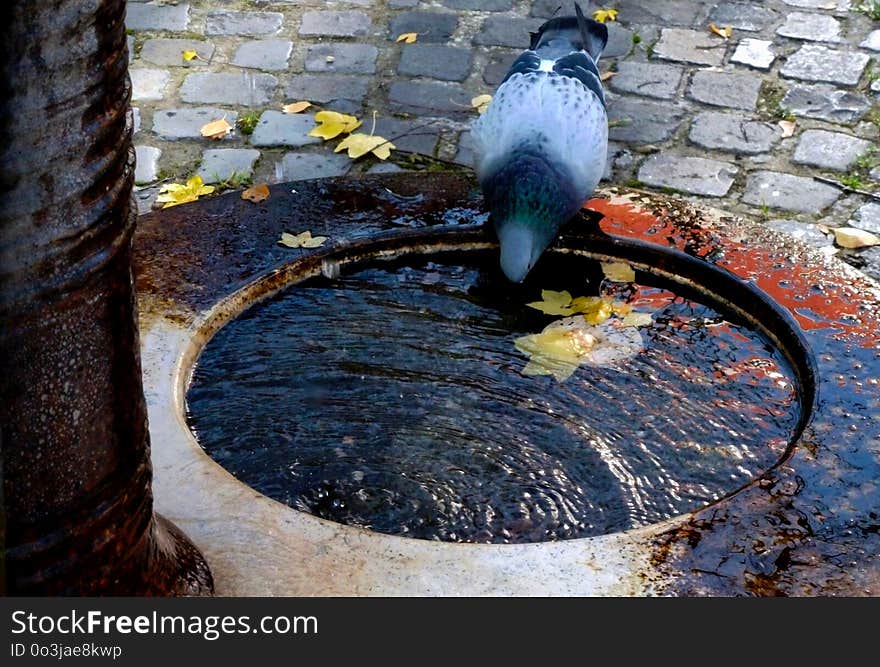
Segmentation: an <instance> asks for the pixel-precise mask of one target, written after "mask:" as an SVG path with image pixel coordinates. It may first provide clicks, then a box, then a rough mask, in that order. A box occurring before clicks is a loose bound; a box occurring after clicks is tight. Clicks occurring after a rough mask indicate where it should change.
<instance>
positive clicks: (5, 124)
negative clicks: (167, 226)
mask: <svg viewBox="0 0 880 667" xmlns="http://www.w3.org/2000/svg"><path fill="white" fill-rule="evenodd" d="M124 18H125V2H124V0H104V1H100V0H41V1H40V2H24V1H23V0H11V2H5V3H3V7H2V8H0V21H2V24H0V69H2V72H0V392H2V394H0V399H2V400H0V418H2V432H0V465H2V481H3V484H2V511H3V514H2V517H0V520H2V522H3V525H2V526H0V531H2V537H3V540H4V544H3V545H0V546H2V547H3V555H4V562H3V563H2V564H3V566H4V577H3V581H4V585H5V589H6V590H5V592H6V593H7V594H13V595H22V594H25V595H184V594H206V593H210V592H211V591H212V588H213V582H212V580H211V574H210V571H209V569H208V567H207V565H206V563H205V561H204V559H203V558H202V556H201V554H200V553H199V551H198V550H197V549H196V548H195V547H194V546H193V545H192V544H191V543H190V542H189V541H188V540H187V538H186V536H185V535H183V533H182V532H181V531H180V530H178V529H177V528H176V527H174V526H173V524H171V523H170V522H167V521H165V520H164V519H162V518H161V517H158V516H157V515H155V514H154V513H153V497H152V491H151V475H152V472H151V466H150V447H149V433H148V431H147V413H146V405H145V402H144V393H143V387H142V384H141V368H140V353H139V343H138V330H137V320H136V310H135V296H134V285H133V281H132V273H131V238H132V232H133V230H134V225H135V219H136V212H135V211H134V210H133V208H132V204H131V192H132V185H133V179H134V173H133V169H134V153H133V149H132V146H131V135H132V115H131V110H130V107H129V99H130V96H131V84H130V81H129V77H128V51H127V48H126V40H125V24H124Z"/></svg>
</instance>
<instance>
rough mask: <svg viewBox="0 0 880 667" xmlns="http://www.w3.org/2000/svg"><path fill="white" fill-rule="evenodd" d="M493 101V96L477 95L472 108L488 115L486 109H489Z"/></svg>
mask: <svg viewBox="0 0 880 667" xmlns="http://www.w3.org/2000/svg"><path fill="white" fill-rule="evenodd" d="M491 101H492V96H491V95H477V96H476V97H474V98H472V99H471V106H472V107H473V108H474V109H476V110H477V111H478V112H479V113H486V109H488V108H489V103H490V102H491Z"/></svg>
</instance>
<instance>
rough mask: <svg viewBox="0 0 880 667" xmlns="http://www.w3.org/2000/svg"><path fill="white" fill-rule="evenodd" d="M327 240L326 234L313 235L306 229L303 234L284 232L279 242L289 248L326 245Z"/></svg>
mask: <svg viewBox="0 0 880 667" xmlns="http://www.w3.org/2000/svg"><path fill="white" fill-rule="evenodd" d="M326 240H327V237H326V236H312V233H311V232H310V231H309V230H306V231H304V232H302V233H301V234H288V233H287V232H282V233H281V238H280V239H278V243H280V244H281V245H283V246H287V247H288V248H317V247H319V246H322V245H324V242H325V241H326Z"/></svg>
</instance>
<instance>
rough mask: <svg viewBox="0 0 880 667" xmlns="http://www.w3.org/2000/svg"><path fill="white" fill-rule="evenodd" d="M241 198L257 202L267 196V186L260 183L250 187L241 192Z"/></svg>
mask: <svg viewBox="0 0 880 667" xmlns="http://www.w3.org/2000/svg"><path fill="white" fill-rule="evenodd" d="M241 198H242V199H246V200H247V201H252V202H253V203H255V204H259V203H260V202H261V201H264V200H266V199H268V198H269V186H268V185H265V184H261V185H255V186H253V187H250V188H248V189H247V190H245V191H243V192H242V193H241Z"/></svg>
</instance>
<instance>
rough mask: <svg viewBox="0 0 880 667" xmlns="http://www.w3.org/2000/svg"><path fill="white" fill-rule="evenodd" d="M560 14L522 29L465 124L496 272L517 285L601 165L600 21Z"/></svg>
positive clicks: (604, 127)
mask: <svg viewBox="0 0 880 667" xmlns="http://www.w3.org/2000/svg"><path fill="white" fill-rule="evenodd" d="M574 7H575V13H576V16H561V17H557V18H553V19H550V20H549V21H547V22H546V23H544V24H543V25H542V26H541V27H540V28H539V29H538V31H537V32H535V33H531V43H530V45H529V49H528V50H527V51H524V52H523V53H522V54H521V55H520V56H519V57H518V58H517V59H516V60H515V61H514V63H513V65H512V66H511V68H510V71H509V72H508V73H507V75H506V76H505V78H504V80H503V81H502V82H501V85H500V86H499V87H498V90H497V91H496V92H495V95H494V96H493V98H492V101H491V103H490V104H489V107H488V109H487V110H486V111H485V112H484V113H483V114H482V115H481V116H480V117H479V118H478V119H477V120H476V122H474V124H473V126H472V128H471V136H472V137H473V145H474V155H475V161H474V166H475V170H476V173H477V178H478V180H479V182H480V187H481V188H482V191H483V197H484V200H485V202H486V205H487V207H488V209H489V212H490V214H491V215H490V217H491V219H492V222H493V225H494V227H495V231H496V233H497V235H498V241H499V244H500V246H501V270H502V271H503V272H504V274H505V275H506V276H507V278H508V279H509V280H510V281H512V282H514V283H520V282H522V281H523V280H524V279H525V277H526V275H527V274H528V273H529V271H530V270H531V268H532V267H533V266H534V265H535V263H536V262H537V261H538V259H539V258H540V256H541V253H543V252H544V250H545V249H546V248H547V246H548V245H550V243H551V242H552V241H553V240H554V239H555V238H556V235H557V234H558V233H559V229H560V227H562V225H563V223H565V222H566V221H567V220H569V219H570V218H571V217H572V216H574V215H575V213H577V212H578V210H580V208H581V207H582V206H583V204H584V202H585V201H586V200H587V199H588V198H589V197H590V195H591V194H592V193H593V190H594V189H595V188H596V185H597V184H598V183H599V179H600V178H601V177H602V174H603V173H604V171H605V159H606V154H607V152H608V116H607V114H606V112H605V95H604V92H603V90H602V81H601V79H600V77H599V70H598V68H597V66H596V63H597V61H598V60H599V56H601V55H602V51H603V49H604V48H605V45H606V44H607V43H608V28H607V27H606V26H605V25H604V24H603V23H599V22H598V21H594V20H592V19H588V18H585V17H584V14H583V12H582V11H581V8H580V6H579V5H578V4H577V3H575V6H574Z"/></svg>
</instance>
